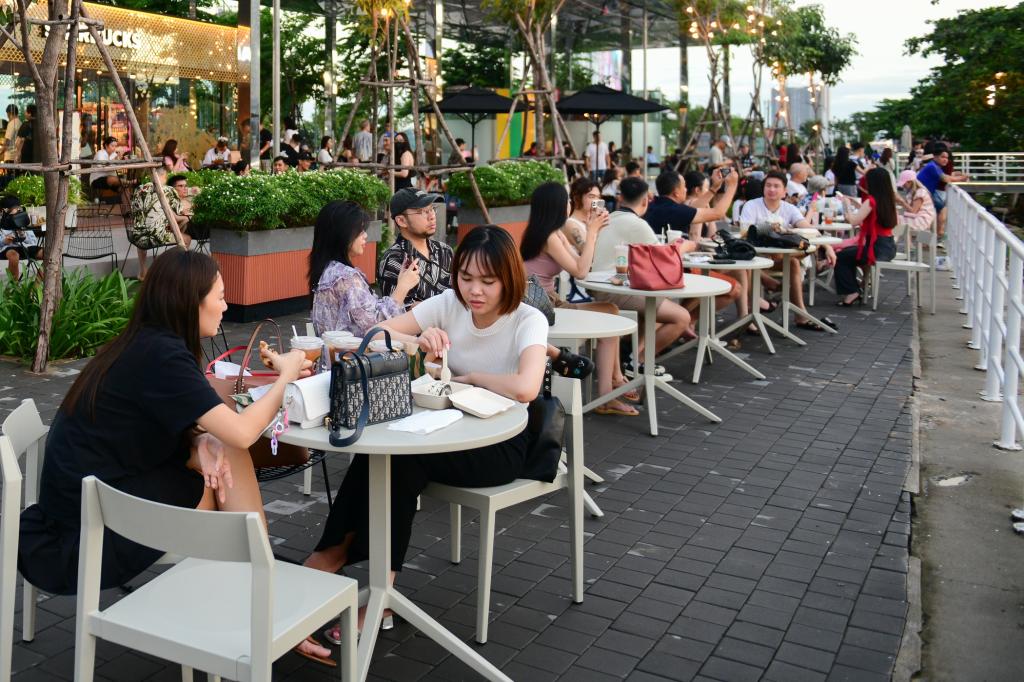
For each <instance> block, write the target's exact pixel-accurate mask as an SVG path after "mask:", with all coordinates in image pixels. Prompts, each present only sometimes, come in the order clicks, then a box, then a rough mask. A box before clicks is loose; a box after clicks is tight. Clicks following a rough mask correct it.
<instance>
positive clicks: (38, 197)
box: [5, 174, 85, 227]
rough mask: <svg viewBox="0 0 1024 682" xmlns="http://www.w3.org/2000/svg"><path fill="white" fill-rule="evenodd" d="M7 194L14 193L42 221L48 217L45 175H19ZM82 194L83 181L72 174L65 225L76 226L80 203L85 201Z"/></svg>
mask: <svg viewBox="0 0 1024 682" xmlns="http://www.w3.org/2000/svg"><path fill="white" fill-rule="evenodd" d="M5 193H6V194H13V195H14V196H16V197H18V201H19V202H21V205H22V206H23V207H24V208H25V211H26V212H27V213H28V214H29V215H30V216H32V217H33V218H35V219H36V222H41V221H43V220H45V219H46V187H45V186H44V184H43V176H42V175H39V174H32V175H19V176H18V177H16V178H14V179H13V180H11V181H10V183H8V185H7V189H6V190H5ZM84 201H85V198H84V197H83V196H82V182H81V181H80V180H79V179H78V178H77V177H75V176H73V175H72V176H71V178H70V183H69V184H68V211H67V213H66V214H65V215H64V225H65V226H66V227H74V226H75V220H76V216H77V215H78V204H81V203H84Z"/></svg>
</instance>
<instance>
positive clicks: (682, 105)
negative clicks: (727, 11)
mask: <svg viewBox="0 0 1024 682" xmlns="http://www.w3.org/2000/svg"><path fill="white" fill-rule="evenodd" d="M689 49H690V34H689V33H687V32H686V27H685V26H683V24H682V22H680V23H679V143H678V144H679V148H680V149H681V150H684V151H685V150H686V142H687V140H689V139H690V127H689V126H688V125H687V124H686V119H687V116H689V113H690V60H689V54H688V53H689Z"/></svg>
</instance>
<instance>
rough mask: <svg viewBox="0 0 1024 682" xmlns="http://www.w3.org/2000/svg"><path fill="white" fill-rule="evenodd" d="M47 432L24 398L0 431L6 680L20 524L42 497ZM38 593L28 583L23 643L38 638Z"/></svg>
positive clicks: (0, 650) (1, 642) (0, 613)
mask: <svg viewBox="0 0 1024 682" xmlns="http://www.w3.org/2000/svg"><path fill="white" fill-rule="evenodd" d="M47 431H48V428H47V427H46V426H44V425H43V422H42V420H41V419H40V418H39V411H38V410H36V404H35V402H33V401H32V400H23V401H22V402H21V405H19V406H18V407H17V408H16V409H15V410H14V411H13V412H11V413H10V414H9V415H7V418H6V419H4V423H3V427H2V429H0V481H2V492H3V503H2V504H3V507H2V509H0V512H2V514H0V682H7V681H8V680H10V679H11V665H12V655H13V653H12V652H13V647H14V594H15V589H16V585H17V580H18V526H19V522H20V515H21V510H22V509H23V506H22V499H24V501H25V505H24V506H26V507H27V506H30V505H32V504H35V502H36V499H37V497H38V496H39V474H40V471H41V469H42V462H43V458H42V453H43V447H42V445H43V439H44V438H45V437H46V433H47ZM23 454H24V455H25V476H24V478H23V477H22V473H21V468H20V467H19V466H18V457H20V456H21V455H23ZM23 481H24V485H25V488H24V497H23V496H22V482H23ZM37 593H38V591H37V590H36V588H35V587H33V586H32V585H31V584H30V583H29V582H28V581H27V580H25V581H24V589H23V591H22V607H21V617H22V624H21V639H22V641H25V642H31V641H32V640H33V639H35V633H36V595H37Z"/></svg>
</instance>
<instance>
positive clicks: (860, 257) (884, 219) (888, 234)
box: [835, 167, 897, 307]
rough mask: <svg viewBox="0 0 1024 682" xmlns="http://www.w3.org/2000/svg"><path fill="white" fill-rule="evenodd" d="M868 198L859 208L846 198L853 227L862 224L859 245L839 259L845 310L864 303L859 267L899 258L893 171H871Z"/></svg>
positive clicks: (838, 278)
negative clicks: (894, 234) (895, 238)
mask: <svg viewBox="0 0 1024 682" xmlns="http://www.w3.org/2000/svg"><path fill="white" fill-rule="evenodd" d="M866 177H867V186H868V195H867V198H866V199H865V200H864V201H863V202H860V206H859V207H857V206H856V205H855V203H854V202H855V201H856V200H855V199H852V198H850V197H848V196H846V195H843V212H844V213H845V214H846V216H847V221H848V222H849V223H850V224H851V225H860V233H859V234H858V235H857V245H856V246H848V247H847V248H845V249H843V250H842V251H840V252H839V254H838V255H837V256H836V266H835V279H836V293H837V294H838V295H839V296H841V297H842V298H841V299H840V300H839V301H838V303H837V304H836V305H839V306H841V307H845V306H851V305H853V304H855V303H856V304H859V305H863V304H864V297H863V296H864V295H863V293H862V292H861V289H860V287H859V286H858V285H857V266H858V265H862V266H868V267H870V266H872V265H874V264H875V262H877V261H890V260H892V259H893V258H894V257H895V256H896V241H895V240H894V239H893V237H892V230H893V228H894V227H896V222H897V217H896V195H895V193H894V192H893V188H892V179H891V178H890V177H889V171H887V170H886V169H884V168H879V167H876V168H872V169H871V170H869V171H868V172H867V176H866Z"/></svg>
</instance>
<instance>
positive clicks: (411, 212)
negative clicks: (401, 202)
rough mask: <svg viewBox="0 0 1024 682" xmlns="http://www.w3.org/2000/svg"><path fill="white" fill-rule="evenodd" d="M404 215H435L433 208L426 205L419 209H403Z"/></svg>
mask: <svg viewBox="0 0 1024 682" xmlns="http://www.w3.org/2000/svg"><path fill="white" fill-rule="evenodd" d="M405 215H408V216H413V215H418V216H431V215H435V214H434V209H433V208H432V207H430V206H428V207H426V208H421V209H418V210H409V211H405Z"/></svg>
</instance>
